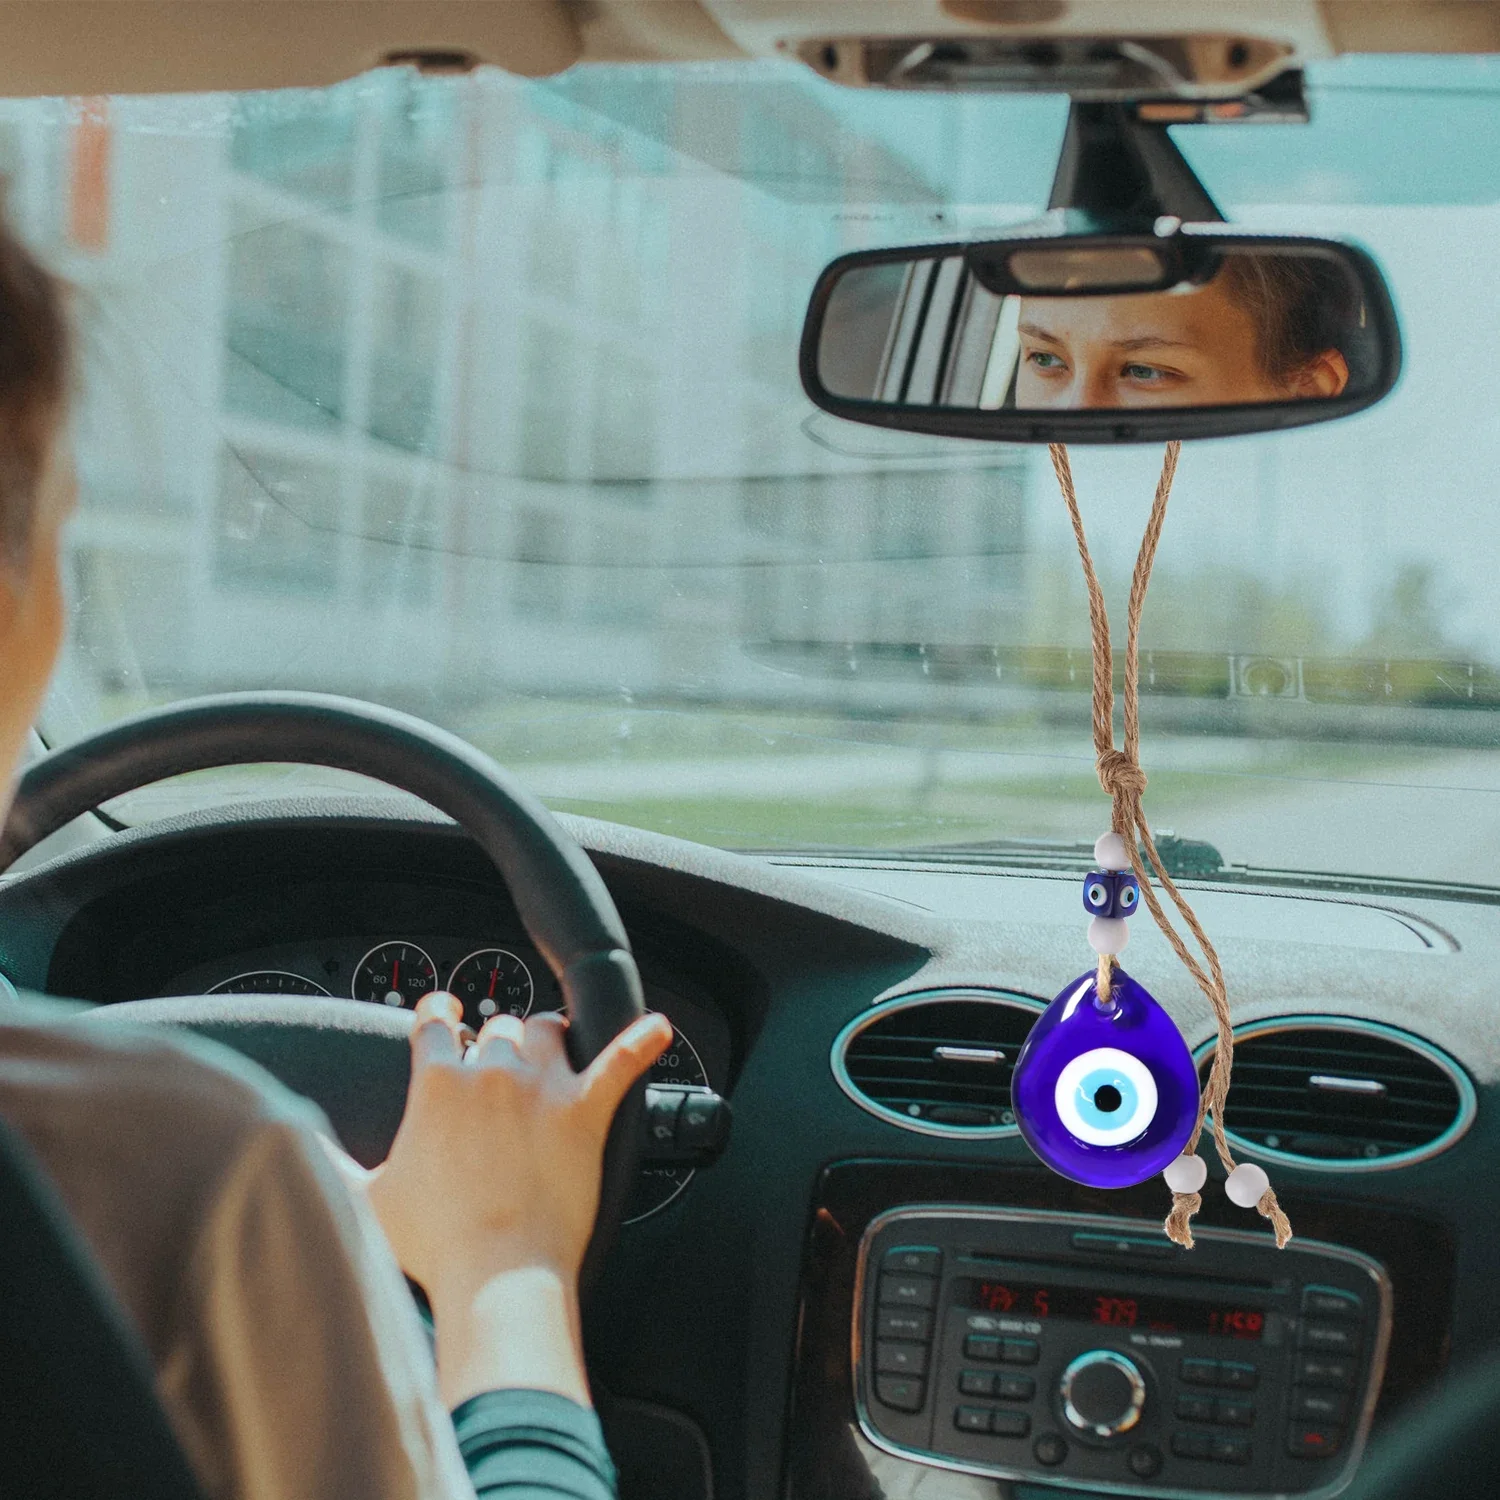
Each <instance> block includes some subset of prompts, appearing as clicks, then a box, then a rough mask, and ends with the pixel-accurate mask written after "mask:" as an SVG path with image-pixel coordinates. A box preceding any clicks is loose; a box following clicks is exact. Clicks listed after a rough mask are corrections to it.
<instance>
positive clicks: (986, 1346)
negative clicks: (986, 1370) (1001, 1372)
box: [964, 1333, 1000, 1365]
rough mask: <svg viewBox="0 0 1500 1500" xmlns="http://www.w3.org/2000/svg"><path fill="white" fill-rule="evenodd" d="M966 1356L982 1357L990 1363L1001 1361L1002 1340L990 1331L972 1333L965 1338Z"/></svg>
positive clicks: (967, 1357)
mask: <svg viewBox="0 0 1500 1500" xmlns="http://www.w3.org/2000/svg"><path fill="white" fill-rule="evenodd" d="M964 1358H965V1359H982V1360H985V1361H987V1362H988V1363H990V1364H995V1365H998V1364H999V1363H1000V1340H999V1339H997V1338H996V1337H995V1336H994V1335H993V1334H989V1333H971V1334H970V1335H969V1336H968V1337H967V1338H966V1339H965V1340H964Z"/></svg>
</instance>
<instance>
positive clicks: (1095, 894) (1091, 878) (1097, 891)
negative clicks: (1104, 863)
mask: <svg viewBox="0 0 1500 1500" xmlns="http://www.w3.org/2000/svg"><path fill="white" fill-rule="evenodd" d="M1140 901H1141V888H1140V886H1139V884H1137V882H1136V878H1135V876H1134V875H1130V874H1126V873H1123V872H1121V871H1119V870H1090V871H1089V873H1088V874H1087V875H1085V876H1084V879H1083V909H1084V910H1085V911H1086V912H1087V913H1088V914H1089V915H1090V916H1091V917H1128V916H1130V915H1132V913H1134V911H1135V909H1136V907H1137V906H1139V905H1140Z"/></svg>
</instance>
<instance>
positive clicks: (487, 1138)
mask: <svg viewBox="0 0 1500 1500" xmlns="http://www.w3.org/2000/svg"><path fill="white" fill-rule="evenodd" d="M462 1019H463V1013H462V1010H461V1008H460V1006H459V1004H458V1002H457V1001H456V1000H454V999H453V997H452V996H449V995H429V996H428V997H427V998H426V999H424V1000H423V1001H422V1002H421V1003H420V1004H419V1005H418V1007H417V1025H416V1027H415V1029H414V1030H413V1032H412V1078H411V1085H410V1088H409V1091H408V1094H407V1103H406V1111H405V1114H404V1115H403V1117H402V1121H401V1127H400V1129H399V1130H398V1131H397V1134H396V1139H395V1141H394V1143H393V1144H392V1147H391V1153H390V1156H389V1157H388V1158H387V1160H386V1161H385V1163H384V1164H383V1165H382V1166H381V1167H379V1168H377V1169H376V1171H374V1172H373V1173H368V1174H361V1179H362V1180H361V1179H357V1180H360V1185H361V1186H362V1188H363V1190H364V1193H365V1196H366V1198H367V1200H368V1202H369V1203H370V1205H371V1207H373V1209H374V1210H375V1213H376V1215H377V1217H378V1218H379V1220H380V1222H381V1224H382V1226H383V1227H384V1229H385V1231H386V1235H387V1237H388V1238H389V1240H390V1243H391V1245H392V1248H393V1249H394V1250H395V1251H396V1254H397V1257H398V1259H399V1260H400V1262H401V1266H402V1268H403V1269H404V1270H405V1271H406V1273H407V1275H409V1276H410V1277H411V1278H412V1279H413V1280H414V1281H417V1282H418V1283H419V1284H420V1285H421V1286H422V1287H423V1289H424V1290H425V1291H426V1292H427V1296H428V1300H429V1301H430V1303H431V1305H432V1310H433V1320H434V1323H435V1324H436V1328H437V1362H438V1381H439V1385H440V1387H441V1389H442V1393H443V1398H444V1400H445V1401H446V1403H447V1404H448V1406H449V1407H450V1408H452V1409H453V1414H454V1428H455V1432H456V1435H457V1437H458V1441H459V1447H460V1451H461V1452H462V1454H463V1457H464V1461H465V1464H466V1465H467V1467H468V1470H469V1475H470V1478H471V1479H472V1480H473V1482H474V1486H475V1489H476V1490H477V1491H478V1493H479V1495H480V1496H481V1497H489V1496H496V1497H499V1496H502V1495H503V1496H505V1497H506V1500H521V1497H523V1496H524V1497H528V1500H529V1497H533V1496H535V1497H537V1500H540V1497H542V1496H553V1497H559V1500H561V1497H567V1500H595V1497H597V1500H609V1497H612V1496H613V1494H614V1474H613V1469H612V1468H611V1465H610V1462H609V1458H608V1455H607V1454H606V1452H605V1450H604V1446H603V1440H602V1435H601V1433H600V1430H599V1424H598V1419H597V1417H595V1415H594V1413H593V1411H592V1410H591V1409H590V1406H591V1403H590V1399H589V1390H588V1380H587V1377H586V1375H585V1373H584V1363H583V1344H582V1333H581V1327H580V1318H579V1310H578V1274H579V1269H580V1267H581V1265H582V1262H583V1256H584V1252H585V1250H586V1249H587V1247H588V1242H589V1236H590V1234H591V1233H592V1231H593V1227H594V1218H595V1215H596V1213H597V1211H598V1206H599V1190H600V1175H601V1169H602V1163H603V1155H604V1142H605V1138H606V1136H607V1135H608V1133H609V1127H610V1123H611V1121H612V1120H613V1119H614V1116H615V1111H616V1110H617V1109H618V1107H619V1104H620V1101H621V1100H622V1099H623V1098H624V1097H625V1094H626V1092H627V1091H628V1090H629V1088H630V1087H631V1085H632V1084H633V1083H634V1082H635V1081H636V1080H637V1079H638V1078H639V1077H640V1076H641V1074H642V1073H644V1072H645V1070H646V1069H647V1068H648V1067H649V1066H650V1064H651V1061H652V1059H653V1058H655V1057H656V1056H657V1055H658V1054H659V1053H660V1052H661V1051H662V1050H663V1049H664V1048H665V1047H666V1046H667V1045H668V1044H669V1043H670V1041H671V1034H672V1033H671V1025H670V1023H669V1022H668V1021H666V1020H665V1019H664V1018H663V1017H661V1016H654V1015H650V1016H643V1017H641V1018H640V1019H639V1020H637V1021H636V1022H634V1023H633V1024H632V1025H631V1026H629V1027H627V1028H626V1029H625V1031H623V1032H622V1033H621V1034H620V1035H619V1036H618V1037H616V1038H615V1040H614V1041H613V1042H612V1043H610V1045H609V1046H608V1047H607V1048H606V1049H605V1050H604V1051H603V1052H602V1053H601V1054H600V1055H599V1057H598V1058H596V1059H595V1060H594V1062H593V1063H592V1064H590V1065H589V1067H587V1068H585V1069H584V1070H583V1072H581V1073H574V1071H573V1069H572V1067H571V1065H570V1064H569V1062H568V1057H567V1052H566V1049H565V1046H564V1038H565V1032H566V1023H565V1022H564V1021H563V1020H562V1018H561V1017H559V1016H555V1015H542V1016H538V1017H536V1018H535V1019H533V1020H531V1021H528V1022H526V1023H524V1024H523V1023H521V1022H520V1021H517V1020H515V1019H513V1018H512V1017H510V1016H497V1017H495V1018H494V1019H493V1020H491V1021H490V1022H489V1023H488V1024H487V1025H486V1026H485V1027H484V1029H483V1030H482V1031H481V1032H480V1034H479V1037H478V1039H477V1040H472V1039H471V1037H470V1036H469V1035H468V1034H467V1033H466V1032H465V1031H464V1028H463V1025H462ZM471 1041H472V1044H470V1043H471ZM485 1142H493V1143H494V1145H493V1147H492V1148H490V1149H486V1147H485V1145H484V1144H483V1143H485ZM356 1172H357V1169H356Z"/></svg>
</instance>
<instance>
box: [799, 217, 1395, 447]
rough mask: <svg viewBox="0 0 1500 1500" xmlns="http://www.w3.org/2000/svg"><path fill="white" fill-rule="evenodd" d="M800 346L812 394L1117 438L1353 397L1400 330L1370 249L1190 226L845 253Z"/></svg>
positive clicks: (935, 425) (1196, 433) (1321, 409)
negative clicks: (1154, 231) (1160, 230)
mask: <svg viewBox="0 0 1500 1500" xmlns="http://www.w3.org/2000/svg"><path fill="white" fill-rule="evenodd" d="M801 361H802V382H803V385H804V387H805V388H806V390H807V393H808V395H809V396H810V397H811V398H812V400H813V401H814V402H816V403H817V405H818V406H820V407H822V408H823V410H825V411H828V412H831V413H833V414H834V415H835V416H839V417H844V418H848V419H850V420H852V421H856V422H868V423H873V424H875V425H877V426H883V427H899V428H905V429H907V430H908V431H913V432H927V433H941V434H946V435H949V436H953V437H968V438H991V439H997V440H1001V441H1005V442H1022V443H1025V442H1064V441H1065V442H1085V443H1086V442H1096V443H1121V442H1145V441H1161V440H1163V439H1166V438H1192V437H1216V436H1223V435H1227V434H1230V433H1243V432H1261V431H1266V430H1270V429H1273V428H1280V427H1297V426H1301V425H1303V424H1305V423H1309V422H1326V421H1329V420H1330V419H1332V418H1334V417H1343V416H1348V415H1349V414H1350V413H1352V412H1356V411H1360V410H1362V409H1363V408H1364V407H1366V406H1369V405H1371V404H1372V403H1373V402H1376V401H1378V400H1380V398H1381V397H1382V396H1384V395H1385V394H1386V393H1387V392H1388V391H1389V390H1390V389H1391V387H1392V386H1393V385H1394V384H1395V381H1396V376H1397V375H1398V373H1399V372H1400V367H1401V343H1400V335H1399V333H1398V331H1397V326H1396V315H1395V310H1394V308H1393V307H1392V305H1391V299H1390V294H1389V293H1388V292H1387V290H1386V286H1385V282H1384V280H1383V278H1382V277H1381V275H1380V272H1379V270H1378V269H1377V268H1376V265H1375V262H1374V261H1373V260H1371V258H1370V257H1369V256H1368V255H1366V254H1365V253H1364V252H1363V251H1361V250H1357V249H1355V248H1353V247H1352V246H1349V245H1343V244H1338V243H1335V242H1332V241H1326V240H1313V239H1292V238H1270V237H1265V236H1253V237H1252V236H1246V235H1235V234H1229V233H1224V232H1221V231H1218V230H1217V229H1216V230H1214V231H1213V232H1200V231H1198V230H1197V229H1193V230H1188V231H1185V232H1184V231H1180V230H1179V231H1177V232H1173V233H1168V234H1163V235H1157V234H1150V233H1146V234H1117V235H1072V236H1058V237H1036V236H1032V237H1026V238H1016V239H1008V240H994V241H989V242H985V243H976V244H969V245H926V246H916V247H907V248H903V249H899V250H876V251H865V252H861V253H858V254H855V255H846V256H843V257H842V258H841V259H839V260H836V261H834V262H833V264H832V265H830V266H829V267H828V269H827V270H825V271H824V272H823V274H822V276H821V277H820V278H819V280H818V284H817V287H816V288H815V289H814V292H813V297H812V303H811V306H810V307H809V309H808V315H807V323H806V326H805V328H804V330H803V336H802V356H801Z"/></svg>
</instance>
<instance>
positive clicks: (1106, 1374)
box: [1057, 1349, 1146, 1438]
mask: <svg viewBox="0 0 1500 1500" xmlns="http://www.w3.org/2000/svg"><path fill="white" fill-rule="evenodd" d="M1057 1394H1058V1396H1059V1398H1060V1399H1061V1401H1062V1414H1063V1416H1064V1417H1065V1418H1066V1419H1067V1421H1068V1422H1069V1423H1070V1424H1071V1425H1072V1426H1074V1427H1076V1428H1077V1429H1078V1431H1079V1432H1086V1433H1088V1434H1090V1435H1091V1436H1093V1437H1100V1438H1111V1437H1114V1436H1116V1435H1117V1434H1118V1433H1121V1432H1129V1431H1130V1429H1131V1428H1132V1427H1134V1426H1135V1424H1136V1423H1137V1422H1139V1421H1140V1419H1141V1408H1142V1407H1143V1406H1144V1405H1145V1404H1146V1382H1145V1379H1144V1377H1143V1376H1142V1375H1141V1372H1140V1368H1139V1366H1137V1364H1136V1362H1135V1361H1134V1360H1133V1359H1131V1358H1130V1356H1129V1355H1126V1354H1121V1353H1119V1351H1118V1350H1115V1349H1088V1350H1085V1352H1084V1353H1082V1354H1080V1355H1079V1356H1078V1358H1077V1359H1075V1360H1074V1361H1073V1362H1072V1363H1071V1364H1070V1365H1069V1366H1068V1367H1067V1369H1065V1370H1064V1371H1063V1372H1062V1378H1061V1379H1060V1380H1059V1381H1058V1386H1057Z"/></svg>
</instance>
